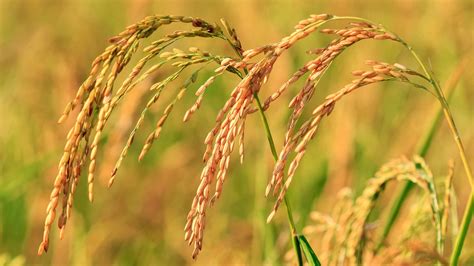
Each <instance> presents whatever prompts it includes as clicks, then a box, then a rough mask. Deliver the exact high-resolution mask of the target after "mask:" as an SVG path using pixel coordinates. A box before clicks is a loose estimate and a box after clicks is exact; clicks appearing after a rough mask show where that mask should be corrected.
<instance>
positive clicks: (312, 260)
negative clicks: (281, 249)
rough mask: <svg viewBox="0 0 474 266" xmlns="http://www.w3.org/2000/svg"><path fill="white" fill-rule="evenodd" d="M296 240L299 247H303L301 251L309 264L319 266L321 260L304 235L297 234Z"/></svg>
mask: <svg viewBox="0 0 474 266" xmlns="http://www.w3.org/2000/svg"><path fill="white" fill-rule="evenodd" d="M298 240H299V242H300V245H301V248H302V249H303V253H304V255H305V257H306V260H308V262H309V264H310V265H313V266H321V262H320V261H319V259H318V257H317V256H316V254H315V253H314V251H313V249H312V248H311V245H310V244H309V242H308V240H307V239H306V237H305V236H303V235H300V236H298Z"/></svg>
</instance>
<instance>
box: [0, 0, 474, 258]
mask: <svg viewBox="0 0 474 266" xmlns="http://www.w3.org/2000/svg"><path fill="white" fill-rule="evenodd" d="M473 6H474V2H473V1H471V0H466V1H461V0H456V1H454V0H453V1H450V0H435V1H428V0H426V1H422V0H417V1H409V0H396V1H388V0H384V1H376V0H370V1H345V0H344V1H250V0H242V1H217V0H215V1H184V0H180V1H171V0H168V1H158V0H155V1H152V0H129V1H126V0H104V1H93V0H69V1H48V0H20V1H16V0H0V265H2V263H4V264H5V265H9V264H11V265H22V264H24V265H33V264H40V265H49V264H51V265H109V264H116V265H184V264H197V265H217V264H218V265H233V264H235V265H243V264H245V265H248V264H250V265H261V264H262V263H266V264H272V265H273V264H281V263H285V262H284V258H283V256H284V254H285V253H286V252H287V250H289V245H288V237H289V232H288V229H287V225H286V219H285V217H284V210H280V211H279V212H278V214H277V217H276V219H275V220H274V221H273V222H272V223H271V224H266V223H265V219H266V216H267V215H268V213H269V212H270V210H271V207H272V204H273V200H271V199H266V198H265V197H264V191H265V185H266V182H267V180H268V178H269V177H270V175H271V170H272V167H273V160H272V157H271V154H270V150H269V148H268V145H266V142H265V141H266V139H265V135H264V131H263V128H262V125H261V124H260V121H259V117H257V116H256V115H255V116H252V117H251V118H250V120H249V122H248V123H249V124H248V126H247V132H246V146H247V151H246V158H245V161H244V163H243V165H239V164H238V158H237V156H235V157H233V160H232V163H231V168H230V176H229V181H228V183H227V184H226V185H225V187H224V192H223V195H222V200H220V201H219V202H218V203H217V205H216V206H215V207H214V208H212V209H211V210H210V212H209V216H208V222H207V227H206V233H205V234H206V235H205V239H204V249H203V252H202V253H201V254H200V256H199V258H198V260H197V261H196V262H194V261H193V260H192V259H191V251H192V250H191V248H189V247H188V246H187V245H186V243H185V242H184V241H183V227H184V223H185V220H186V215H187V212H188V208H189V207H190V205H191V200H192V197H193V195H194V193H195V189H196V187H197V185H198V180H199V174H200V169H201V167H202V163H201V159H200V158H201V155H202V153H203V152H204V145H203V144H202V141H203V140H204V138H205V136H206V133H207V132H208V130H209V129H211V128H212V125H213V120H214V118H215V115H216V114H217V111H218V110H219V109H220V108H221V105H222V103H223V101H224V100H225V98H226V97H227V95H228V93H229V92H230V90H231V89H232V86H235V84H236V82H237V80H236V79H227V80H219V81H217V82H216V84H215V85H214V86H213V88H212V90H211V91H209V94H210V95H209V96H210V97H208V98H207V99H206V100H205V103H204V104H203V107H202V108H201V110H200V111H199V112H197V113H196V116H195V117H194V118H193V120H191V121H190V122H189V123H187V124H183V123H182V122H181V118H182V116H183V115H184V112H185V111H186V109H187V108H189V107H190V106H191V105H192V103H193V101H194V97H193V96H192V94H189V95H188V96H187V97H186V98H185V99H184V101H183V102H181V104H180V105H178V109H177V110H176V112H174V114H173V117H172V119H171V120H170V121H169V123H168V124H167V125H166V126H165V128H164V131H163V133H162V137H161V138H160V140H159V141H158V143H156V144H155V145H154V146H153V148H152V150H151V152H150V153H149V155H148V156H147V157H146V158H145V160H144V161H142V162H141V163H138V162H137V160H136V158H137V156H138V154H139V152H140V148H141V147H140V145H134V146H132V149H131V151H130V154H129V156H128V157H127V158H126V159H125V161H124V165H123V167H122V169H121V170H120V172H119V174H118V177H117V180H116V182H115V185H114V187H112V188H111V189H107V187H106V184H107V183H106V182H107V177H108V174H109V172H110V170H111V168H112V167H113V164H114V163H115V160H116V159H117V158H118V155H119V153H120V151H121V148H122V145H123V144H124V143H125V141H126V138H127V137H128V132H129V130H130V127H131V126H132V125H133V123H134V122H135V120H136V119H137V118H138V116H139V112H140V111H141V110H140V109H137V108H135V105H136V104H137V103H141V102H143V101H144V99H143V98H142V96H143V95H145V94H146V93H147V87H146V84H144V85H143V86H141V87H139V89H137V90H136V91H135V92H134V94H133V95H132V97H130V98H129V99H127V101H126V102H124V104H122V106H121V107H120V110H119V112H117V113H118V114H116V116H115V117H113V118H112V120H113V121H114V123H112V124H113V125H111V126H109V127H108V128H107V129H106V134H105V135H106V137H105V138H104V141H103V143H101V146H100V149H102V152H101V154H100V156H99V166H100V169H99V174H100V175H99V176H98V179H99V180H98V182H97V183H98V184H97V186H96V187H97V188H96V196H95V201H94V203H92V204H91V203H89V202H88V200H87V191H86V190H87V188H86V185H85V184H84V182H81V183H80V185H79V189H78V190H79V191H78V194H77V196H76V200H75V202H74V204H75V206H74V208H75V209H74V214H73V219H72V222H71V224H70V225H69V226H68V227H67V229H66V233H65V238H64V239H63V240H59V237H58V234H57V230H56V228H54V229H53V234H52V236H51V239H52V240H51V242H52V243H51V246H50V250H49V251H48V253H47V254H45V255H43V256H41V257H38V256H37V255H36V252H37V246H38V244H39V243H40V240H41V237H42V230H43V223H44V220H43V219H44V214H45V208H46V206H47V202H48V200H49V193H50V189H51V186H52V182H53V179H54V176H55V174H56V170H57V169H56V168H57V163H58V161H59V159H60V155H61V153H62V149H63V145H64V141H65V137H66V134H67V130H68V128H69V127H70V126H71V123H72V122H73V118H70V119H68V120H67V122H66V123H65V124H61V125H58V124H57V119H58V118H59V116H60V114H61V113H62V111H63V108H64V106H65V105H66V103H67V102H68V101H69V100H70V99H71V98H72V97H73V95H74V94H75V91H76V89H77V88H78V86H79V85H80V83H81V82H82V81H83V79H85V78H86V77H87V74H88V71H89V67H90V63H91V62H92V60H93V59H94V58H95V56H96V55H97V54H99V53H101V52H102V51H103V49H104V48H105V47H106V45H107V39H108V38H109V37H111V36H113V35H114V34H116V33H118V32H120V31H121V30H122V29H123V28H125V27H126V26H127V25H129V24H132V23H134V22H136V21H138V20H140V19H142V18H143V17H144V16H147V15H152V14H175V15H189V16H195V17H201V18H204V19H206V20H208V21H215V22H218V21H219V19H220V18H226V20H228V21H229V23H231V24H232V25H233V26H234V27H235V28H236V29H237V32H238V33H239V35H240V38H241V41H242V44H243V46H244V48H251V47H256V46H259V45H262V44H265V43H269V42H273V41H276V40H278V39H280V38H281V37H283V36H285V35H287V34H289V33H291V32H292V31H293V26H294V25H295V24H296V23H297V22H298V21H299V20H301V19H303V18H305V17H307V16H309V15H310V14H319V13H331V14H338V15H354V16H359V17H365V18H368V19H370V20H372V21H376V22H380V23H382V24H384V25H385V26H386V27H387V28H388V29H391V30H392V31H393V32H396V33H398V34H399V35H400V36H402V37H403V38H404V39H405V40H407V41H408V42H410V43H411V45H412V46H413V47H414V48H415V49H416V50H417V51H418V52H419V53H420V54H421V56H422V57H423V58H424V59H425V60H429V65H430V67H431V70H432V71H433V72H435V73H436V75H437V77H438V78H439V80H440V83H441V84H444V83H445V82H446V80H447V79H448V77H449V76H450V75H451V73H452V72H453V71H454V70H455V68H456V67H457V65H458V64H459V63H460V62H461V61H462V60H468V62H469V63H468V67H467V69H466V71H465V73H464V75H463V77H462V78H461V80H460V82H459V84H458V87H457V88H456V91H455V93H454V95H453V97H452V99H451V102H450V103H451V106H452V112H453V115H454V118H455V119H456V121H457V124H458V127H459V131H460V132H461V137H462V138H463V140H464V142H465V146H466V151H467V154H468V156H470V157H469V158H468V160H470V163H471V165H472V164H473V163H474V160H473V159H472V155H473V154H474V130H473V125H474V73H473V71H472V68H471V65H472V64H471V62H473V59H474V57H473V56H472V48H473V47H472V45H473V41H474V34H473V33H474V32H473V29H474V27H473V26H474V10H473ZM162 33H163V31H159V32H157V33H155V35H158V34H162ZM155 35H153V36H155ZM153 36H152V39H153ZM328 40H329V39H327V38H326V37H325V38H323V37H320V35H314V37H310V38H308V40H306V41H304V42H303V43H302V44H299V45H298V46H297V47H296V49H293V50H292V51H291V52H290V53H288V54H287V55H285V56H284V57H283V58H282V59H281V60H280V62H279V63H278V64H277V65H276V70H275V72H274V74H273V76H272V77H271V80H270V81H269V83H268V84H267V86H266V88H268V90H267V91H265V89H264V91H262V93H263V94H266V95H268V94H269V93H270V91H271V90H273V89H275V88H276V86H278V85H279V84H281V83H282V82H284V81H286V79H288V77H289V76H290V75H291V74H292V73H293V72H294V71H295V70H296V69H297V68H298V67H299V66H301V65H302V64H303V63H304V62H305V60H307V59H308V56H309V55H307V54H306V53H305V51H306V50H309V49H314V48H319V47H322V46H324V45H325V44H326V43H327V42H328ZM189 46H198V47H200V48H201V49H203V50H209V51H211V52H216V53H217V52H219V53H227V54H230V53H231V51H230V50H227V48H225V46H224V45H221V44H219V43H217V42H215V41H212V42H207V41H206V40H204V41H202V40H200V41H197V42H193V43H191V42H190V41H184V42H181V43H179V44H177V45H176V47H178V48H181V49H186V48H187V47H189ZM366 59H377V60H381V61H388V62H403V64H406V65H410V64H411V65H413V66H415V64H414V62H413V60H412V59H411V58H410V57H409V55H408V54H407V53H406V52H405V51H403V49H402V48H401V47H400V46H399V45H397V44H394V43H379V42H362V43H360V44H357V45H356V46H355V47H352V48H350V50H349V51H348V52H347V53H345V54H344V55H342V56H341V57H340V58H338V59H337V62H336V64H334V66H333V67H332V68H331V69H330V71H329V72H328V73H327V76H326V77H325V78H324V79H323V81H322V83H321V84H320V87H319V89H318V91H317V92H316V95H315V97H314V99H313V100H312V103H311V106H316V104H317V103H318V102H320V101H321V100H322V99H323V97H324V96H325V95H327V94H328V93H330V92H333V91H335V90H337V89H339V88H341V87H342V86H344V84H346V83H348V82H349V81H350V80H351V75H350V73H351V71H353V70H357V69H361V68H363V62H364V61H365V60H366ZM201 79H202V80H201V82H203V81H204V80H205V79H204V78H201ZM296 89H297V86H295V87H294V88H293V91H292V93H293V94H294V92H295V91H296ZM292 93H288V94H286V95H285V97H286V98H285V99H282V100H281V101H280V102H279V103H276V105H277V106H281V108H280V107H275V106H273V107H272V108H271V109H270V110H269V114H268V116H269V119H270V125H271V127H272V130H273V131H274V132H273V135H274V137H275V140H276V144H277V148H281V145H282V142H283V136H284V132H285V129H286V121H287V118H288V115H289V110H288V109H287V108H285V107H286V106H285V104H286V103H288V102H289V100H290V99H291V98H290V97H291V94H292ZM211 95H212V96H211ZM162 108H164V106H161V105H157V107H156V108H154V109H153V112H152V114H151V115H150V116H149V117H147V123H146V126H145V130H144V131H142V132H147V131H149V130H150V129H151V128H152V127H153V126H154V123H155V121H156V120H157V118H159V115H160V114H161V112H162ZM436 110H437V103H436V102H434V100H433V99H432V97H429V96H427V94H426V93H424V92H421V91H419V90H416V89H413V88H409V87H408V86H405V85H397V84H383V85H373V86H370V87H367V88H364V89H362V90H360V91H359V92H356V93H355V94H353V95H352V96H350V97H347V98H346V99H344V100H343V101H342V102H341V103H340V104H339V105H338V106H337V108H336V109H335V110H334V113H333V114H332V115H331V117H330V118H329V119H327V120H326V121H324V122H323V124H322V127H321V130H320V132H319V135H318V136H317V137H316V139H315V140H314V141H313V142H312V143H311V144H310V148H309V150H308V152H307V155H306V156H305V159H304V160H303V162H302V165H301V167H300V168H299V170H298V172H297V176H296V177H295V180H294V182H293V184H292V186H291V188H290V190H289V194H290V199H291V203H292V206H293V210H294V212H295V215H296V219H297V225H298V227H300V228H302V227H303V226H304V225H305V224H306V223H307V220H308V219H307V218H308V214H309V212H310V211H311V210H318V211H322V212H325V211H329V210H330V209H331V207H332V205H333V204H334V195H335V194H336V193H337V192H338V191H339V190H341V189H342V188H344V187H346V186H349V187H351V188H353V189H354V190H355V191H356V193H360V192H361V190H362V189H363V188H364V186H365V184H366V181H367V179H368V178H370V177H371V176H372V175H373V174H374V172H375V171H376V170H377V169H378V167H379V166H381V165H382V164H383V163H384V162H386V161H388V160H389V159H391V158H394V157H398V156H400V155H407V156H411V155H413V153H414V152H415V151H416V146H417V143H418V141H419V140H420V138H421V137H422V135H423V134H424V132H425V131H426V130H427V128H428V126H429V124H430V123H431V120H432V117H433V116H434V114H435V112H436ZM145 138H146V134H138V136H137V140H136V143H143V142H144V141H145ZM451 158H452V159H455V161H456V162H457V163H456V170H455V177H454V187H455V189H456V193H457V202H458V208H457V209H458V216H459V217H461V214H462V211H463V210H464V207H465V206H464V205H465V202H466V201H467V198H468V193H469V186H468V184H467V182H466V179H465V177H464V173H463V171H462V169H461V164H460V162H459V158H458V153H457V150H456V146H455V144H454V142H453V140H452V138H451V136H450V133H449V130H448V127H447V125H446V124H444V122H443V124H442V126H441V128H440V130H439V131H438V132H437V134H436V136H435V139H434V144H433V146H432V148H431V150H430V151H429V153H428V156H427V158H426V160H427V162H428V163H429V165H430V166H431V168H432V170H433V172H434V174H435V176H441V177H443V176H444V175H446V172H447V161H448V160H449V159H451ZM440 182H442V178H441V180H440ZM386 191H387V192H386V193H385V194H384V195H383V197H382V199H381V203H380V204H379V205H378V207H377V208H378V211H379V212H382V211H383V210H384V208H385V207H386V206H389V203H390V199H391V198H392V197H391V196H393V195H394V194H395V193H396V191H397V187H396V186H391V187H389V188H387V189H386ZM407 205H410V203H408V204H407ZM407 209H408V208H404V210H403V212H402V215H404V213H405V212H408V210H407ZM382 218H383V217H382ZM400 220H403V219H400ZM473 227H474V226H472V225H471V230H470V232H469V234H468V237H467V240H466V247H465V249H464V250H463V254H462V261H464V262H465V263H466V265H468V263H469V261H470V262H471V263H474V228H473ZM397 228H398V227H397V226H396V227H395V229H394V230H397ZM392 233H393V234H396V232H392ZM471 265H472V264H471Z"/></svg>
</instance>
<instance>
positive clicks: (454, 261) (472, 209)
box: [450, 192, 474, 265]
mask: <svg viewBox="0 0 474 266" xmlns="http://www.w3.org/2000/svg"><path fill="white" fill-rule="evenodd" d="M469 198H470V200H469V202H468V204H467V206H466V211H465V212H464V217H463V219H462V222H461V230H460V232H459V234H458V237H457V238H456V244H455V245H454V249H453V253H452V254H451V261H450V265H458V263H459V257H460V256H461V251H462V247H463V244H464V240H465V239H466V235H467V231H468V229H469V224H470V223H471V221H472V215H473V214H474V194H473V193H472V192H471V195H469Z"/></svg>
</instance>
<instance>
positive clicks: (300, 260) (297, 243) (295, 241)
mask: <svg viewBox="0 0 474 266" xmlns="http://www.w3.org/2000/svg"><path fill="white" fill-rule="evenodd" d="M292 242H293V248H294V249H295V253H296V257H297V258H298V265H300V266H301V265H303V256H302V255H301V247H300V241H299V239H298V236H297V235H295V236H293V239H292Z"/></svg>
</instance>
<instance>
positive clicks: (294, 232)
mask: <svg viewBox="0 0 474 266" xmlns="http://www.w3.org/2000/svg"><path fill="white" fill-rule="evenodd" d="M253 97H254V99H255V101H256V102H257V107H258V112H259V113H260V118H261V119H262V123H263V126H264V128H265V134H266V136H267V140H268V144H269V145H270V150H271V151H272V155H273V159H274V160H275V162H276V161H277V160H278V153H277V151H276V148H275V142H274V141H273V136H272V132H271V131H270V126H269V125H268V120H267V117H266V116H265V111H263V106H262V102H261V101H260V98H259V97H258V94H257V93H254V94H253ZM284 201H285V205H286V211H287V213H288V223H289V224H290V228H291V235H292V237H293V236H295V235H298V232H297V230H296V226H295V221H294V220H293V212H292V211H291V205H290V202H289V201H288V198H287V197H286V196H284Z"/></svg>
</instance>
